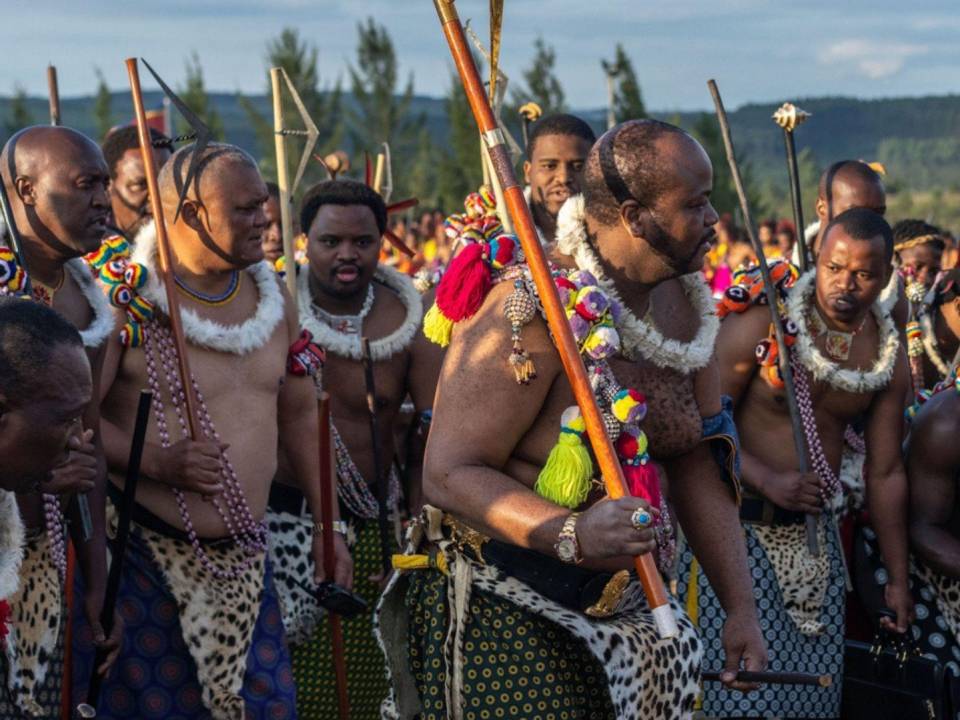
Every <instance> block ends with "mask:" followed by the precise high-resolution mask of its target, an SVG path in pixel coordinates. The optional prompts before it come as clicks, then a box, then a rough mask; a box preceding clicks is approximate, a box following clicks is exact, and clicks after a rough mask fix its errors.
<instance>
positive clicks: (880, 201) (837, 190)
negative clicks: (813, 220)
mask: <svg viewBox="0 0 960 720" xmlns="http://www.w3.org/2000/svg"><path fill="white" fill-rule="evenodd" d="M850 208H866V209H868V210H873V211H874V212H875V213H877V214H878V215H886V213H887V192H886V189H885V188H884V187H883V180H882V179H881V178H880V175H879V174H878V173H877V171H876V170H874V169H873V168H872V167H870V166H869V165H867V164H866V163H865V162H862V161H860V160H838V161H837V162H835V163H833V164H832V165H831V166H830V167H828V168H827V169H826V170H824V171H823V174H822V175H820V183H819V184H818V185H817V203H816V205H815V207H814V210H815V212H816V214H817V222H818V223H819V227H818V228H817V236H816V238H815V239H814V241H813V243H812V245H811V246H810V250H811V252H812V254H813V255H814V257H816V255H817V253H818V252H819V248H820V241H821V240H822V239H823V231H824V230H825V229H826V227H827V225H828V224H829V223H830V221H831V220H833V219H834V218H835V217H836V216H837V215H839V214H840V213H843V212H846V211H847V210H849V209H850Z"/></svg>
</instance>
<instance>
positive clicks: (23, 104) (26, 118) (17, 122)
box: [6, 85, 36, 136]
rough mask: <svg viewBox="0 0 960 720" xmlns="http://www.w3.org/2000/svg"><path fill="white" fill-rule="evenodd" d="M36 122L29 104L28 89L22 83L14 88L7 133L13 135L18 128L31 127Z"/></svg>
mask: <svg viewBox="0 0 960 720" xmlns="http://www.w3.org/2000/svg"><path fill="white" fill-rule="evenodd" d="M35 122H36V121H35V120H34V117H33V114H32V113H31V112H30V108H29V107H28V106H27V91H26V90H25V89H24V88H23V86H22V85H17V86H16V87H14V89H13V97H12V98H10V116H9V118H8V119H7V122H6V126H7V128H6V129H7V132H6V134H7V135H8V136H9V135H13V134H14V133H15V132H17V131H18V130H21V129H23V128H25V127H29V126H30V125H33V124H34V123H35Z"/></svg>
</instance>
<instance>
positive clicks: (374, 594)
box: [291, 506, 389, 720]
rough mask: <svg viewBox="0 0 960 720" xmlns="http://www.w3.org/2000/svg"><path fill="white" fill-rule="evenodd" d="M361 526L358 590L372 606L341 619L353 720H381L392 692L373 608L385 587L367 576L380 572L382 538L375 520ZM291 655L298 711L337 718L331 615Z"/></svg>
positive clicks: (309, 717) (308, 716) (323, 719)
mask: <svg viewBox="0 0 960 720" xmlns="http://www.w3.org/2000/svg"><path fill="white" fill-rule="evenodd" d="M341 507H342V506H341ZM341 512H342V509H341ZM357 530H358V534H357V542H356V545H354V546H353V547H352V548H351V553H352V555H353V562H354V571H353V576H354V587H353V590H354V592H356V593H357V594H358V595H360V596H361V597H363V598H364V599H365V600H366V601H367V604H368V605H369V608H370V610H369V612H368V613H366V614H364V615H359V616H357V617H355V618H351V619H349V620H343V621H342V624H343V635H344V643H345V645H346V654H347V687H348V690H349V696H350V718H351V720H376V719H378V718H379V717H380V703H381V702H382V701H383V700H384V698H386V697H387V694H388V692H389V684H388V682H387V675H386V670H385V668H384V663H383V653H382V652H381V651H380V646H379V645H378V644H377V640H376V638H375V637H374V635H373V609H374V607H375V606H376V603H377V599H378V598H379V596H380V588H379V587H378V586H377V585H376V584H375V583H372V582H370V581H369V580H368V579H367V578H369V577H370V576H371V575H373V574H375V573H377V572H379V571H380V562H381V560H380V539H379V535H378V529H377V524H376V523H373V522H369V523H365V524H363V525H359V526H357ZM291 655H292V656H293V676H294V679H295V680H296V683H297V715H298V716H299V717H301V718H304V719H305V720H313V719H314V718H316V719H317V720H327V719H328V718H336V717H338V707H337V686H336V681H335V676H334V670H333V654H332V652H331V646H330V625H329V622H328V620H327V618H326V617H325V618H324V620H323V622H322V623H321V624H320V625H319V627H318V628H317V631H316V633H315V634H314V636H313V638H312V639H311V640H310V642H308V643H303V644H301V645H297V646H294V647H292V648H291Z"/></svg>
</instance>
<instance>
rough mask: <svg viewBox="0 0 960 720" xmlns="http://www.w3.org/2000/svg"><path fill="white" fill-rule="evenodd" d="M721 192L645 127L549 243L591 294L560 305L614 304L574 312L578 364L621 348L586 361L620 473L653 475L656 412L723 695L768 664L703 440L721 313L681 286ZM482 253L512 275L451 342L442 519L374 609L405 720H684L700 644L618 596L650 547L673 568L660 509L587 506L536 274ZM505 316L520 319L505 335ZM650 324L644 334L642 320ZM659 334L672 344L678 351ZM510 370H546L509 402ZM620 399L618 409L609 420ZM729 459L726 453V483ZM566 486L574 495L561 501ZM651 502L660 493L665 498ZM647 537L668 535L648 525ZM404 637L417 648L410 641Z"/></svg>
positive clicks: (517, 386)
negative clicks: (719, 613)
mask: <svg viewBox="0 0 960 720" xmlns="http://www.w3.org/2000/svg"><path fill="white" fill-rule="evenodd" d="M711 187H712V168H711V165H710V161H709V159H708V157H707V155H706V153H705V152H704V150H703V148H702V147H701V146H700V145H699V144H698V143H697V142H696V141H695V140H694V139H693V138H691V137H690V136H689V135H687V134H686V133H685V132H683V131H681V130H680V129H679V128H676V127H674V126H672V125H668V124H666V123H661V122H658V121H652V120H643V121H631V122H627V123H624V124H622V125H620V126H618V127H616V128H614V129H613V130H611V131H609V132H608V133H607V134H606V135H604V136H603V137H602V138H601V139H600V140H599V141H598V142H597V144H596V145H594V147H593V148H592V150H591V151H590V154H589V156H588V159H587V163H586V168H585V174H584V192H585V196H584V198H583V199H582V200H581V199H580V198H574V199H571V200H570V201H569V202H568V203H567V206H565V207H564V209H563V211H562V212H561V214H560V215H561V216H560V224H561V225H564V223H566V226H567V227H568V228H569V232H570V235H569V236H566V235H565V236H563V237H559V238H558V250H560V251H563V252H566V253H568V254H569V255H570V256H571V261H572V262H575V263H576V265H577V266H578V267H579V268H580V269H581V270H588V271H589V273H591V274H592V276H593V277H592V278H588V277H587V276H586V275H583V274H579V275H577V274H571V275H569V276H568V277H567V280H564V281H563V283H562V286H561V287H562V289H563V290H564V293H567V292H569V293H570V295H573V294H574V293H576V296H577V297H580V294H579V293H580V292H582V291H583V288H580V289H579V290H577V289H576V288H577V287H578V283H580V284H583V283H584V282H586V283H589V282H590V281H591V280H592V281H595V282H596V283H597V284H598V285H599V286H600V288H603V291H602V293H603V294H604V296H605V297H606V298H607V299H608V300H609V299H610V298H612V297H613V296H614V295H619V296H620V297H621V298H622V299H623V304H622V305H621V309H620V312H619V313H616V315H615V316H612V317H608V315H607V314H606V313H605V314H603V315H602V316H591V314H590V312H589V309H588V308H586V307H584V308H583V314H582V315H581V314H580V312H576V315H577V317H581V318H584V319H586V317H593V318H594V320H596V321H597V322H598V323H599V324H597V325H596V326H593V325H591V326H590V327H591V328H592V329H591V331H590V335H588V339H587V340H585V341H584V343H585V345H589V346H590V347H594V348H596V345H594V344H593V342H592V341H591V340H590V339H589V338H591V337H593V338H594V339H595V340H602V338H603V337H604V336H605V337H607V339H608V340H609V341H610V342H611V343H613V338H612V336H611V335H610V333H609V332H607V331H603V330H600V329H599V328H600V327H607V328H609V323H613V324H614V326H615V327H616V330H617V332H618V333H619V337H620V338H621V339H620V342H619V347H620V350H619V351H613V352H612V353H610V354H606V355H604V354H603V353H599V354H598V355H597V357H601V356H602V359H601V360H596V359H595V358H594V356H593V355H591V356H590V357H589V358H585V360H586V361H587V363H588V372H596V373H597V374H598V377H600V376H602V381H601V386H602V388H601V392H600V395H601V398H599V400H600V402H601V408H602V409H603V411H604V412H605V413H607V414H608V415H610V417H609V420H610V427H609V429H608V431H609V432H611V434H612V435H613V436H615V437H617V444H618V448H619V449H620V451H621V452H622V453H623V457H625V458H626V459H625V460H624V462H625V463H626V464H627V465H625V467H627V466H629V467H628V468H627V469H630V468H634V467H636V466H635V465H629V463H631V462H633V461H643V462H646V463H648V464H650V465H651V467H649V468H647V470H648V471H650V472H652V471H653V467H652V463H650V461H649V460H647V459H646V455H645V454H643V453H642V452H640V448H639V446H640V442H634V440H635V439H636V438H639V437H643V436H641V435H639V428H638V421H639V419H642V417H643V412H642V411H641V410H640V403H642V398H640V397H639V394H638V393H637V392H636V391H631V390H629V388H636V390H637V391H640V392H642V393H644V394H645V395H646V405H647V406H648V407H649V414H648V415H647V419H646V420H645V421H644V422H643V430H644V431H645V432H646V436H648V437H649V449H650V456H651V457H652V458H653V459H654V460H656V461H657V462H659V463H662V464H663V465H664V466H665V467H666V469H667V472H668V474H669V477H670V501H671V507H672V508H673V509H674V510H675V511H676V513H677V516H678V518H679V520H680V524H681V525H682V526H683V528H684V531H685V532H686V533H687V536H688V538H689V540H690V542H691V543H692V544H693V545H694V546H695V547H696V549H697V551H698V553H699V554H700V559H701V562H702V565H703V567H704V568H705V569H706V571H707V573H708V574H709V575H710V578H711V580H712V581H713V582H714V584H715V586H716V587H717V588H718V592H719V593H720V595H721V597H722V598H723V601H724V607H725V608H726V610H727V623H726V628H725V632H724V638H723V647H724V648H725V650H726V654H727V658H726V662H725V663H724V664H723V665H720V666H719V667H722V668H724V669H725V670H726V672H725V673H724V679H725V681H726V682H728V683H732V682H733V681H734V679H735V676H734V672H735V670H736V669H738V668H741V667H743V666H745V667H746V668H749V669H757V670H759V669H762V668H763V667H764V666H765V665H766V648H765V647H764V643H763V641H762V639H761V637H760V629H759V626H758V624H757V619H756V612H755V609H754V604H753V598H752V594H751V592H750V578H749V575H748V573H747V567H746V557H745V553H744V547H743V543H742V540H741V539H740V538H741V532H740V528H739V524H738V522H737V516H736V499H735V498H736V489H735V485H736V480H735V479H733V478H730V480H731V481H732V484H733V486H731V485H728V484H727V483H725V482H724V479H723V473H722V469H721V468H720V467H719V465H718V463H717V462H715V460H714V457H713V456H712V454H711V446H710V445H709V444H708V443H707V442H702V439H703V437H704V429H705V427H707V426H712V427H714V428H716V427H717V426H723V424H724V419H723V416H722V408H721V403H720V395H719V391H718V383H717V375H716V367H715V365H713V364H712V362H711V359H712V357H713V341H714V338H715V335H714V333H715V331H716V324H715V321H714V322H711V321H710V320H709V319H707V320H701V318H704V317H706V318H709V316H710V308H711V307H712V304H711V300H710V294H709V289H707V288H706V286H705V285H704V284H703V281H702V279H701V278H700V276H699V275H698V274H693V275H691V273H695V271H697V270H698V269H699V268H700V267H701V265H702V263H703V258H704V254H705V253H706V251H707V249H708V246H709V243H710V242H711V240H712V238H713V230H712V227H713V225H714V224H715V223H716V222H717V214H716V212H715V211H714V209H713V207H712V206H711V205H710V200H709V194H710V191H711ZM567 212H571V213H572V216H571V217H565V213H567ZM490 240H491V243H490V244H489V246H488V247H487V248H486V249H485V251H484V255H487V254H488V253H490V252H496V256H497V257H498V258H499V259H500V260H501V261H503V262H502V263H501V264H503V265H505V266H506V267H505V268H504V273H505V275H499V274H498V275H499V278H502V279H503V280H504V281H503V282H499V283H496V284H495V285H494V286H493V289H492V290H491V291H490V293H489V295H487V297H486V299H485V300H484V301H483V303H482V305H481V306H480V307H479V309H478V311H477V312H476V313H475V314H474V315H473V316H472V317H469V318H467V319H464V320H463V321H461V322H460V323H459V324H457V325H455V327H454V330H453V338H452V342H451V344H450V347H449V350H448V355H447V358H446V361H445V362H444V366H443V372H442V374H441V379H440V385H439V388H438V391H437V397H436V402H435V406H434V425H433V428H432V430H431V434H430V438H429V440H428V445H427V457H426V462H425V473H424V496H425V499H426V502H427V503H429V505H430V506H433V507H429V508H427V509H426V510H425V512H424V515H423V518H422V520H421V523H420V524H419V525H417V526H416V527H415V528H414V530H413V531H412V534H411V540H412V542H411V545H410V547H409V549H408V552H410V553H416V552H420V553H422V554H421V555H416V554H413V555H411V556H410V557H408V558H404V559H403V561H402V562H401V564H400V567H403V568H406V569H409V570H410V572H405V573H402V574H400V575H399V576H397V577H396V579H395V580H394V581H393V583H392V584H391V586H390V587H388V590H387V592H386V594H385V596H384V599H383V601H382V611H381V618H380V627H381V628H382V633H381V634H382V636H383V640H384V643H385V645H386V650H387V657H388V662H389V665H390V671H391V674H392V677H393V680H394V682H393V689H394V698H393V700H394V702H395V704H396V707H397V710H398V711H399V713H400V716H401V717H403V718H408V717H412V716H413V715H414V714H416V713H417V712H420V713H422V717H423V718H425V719H429V720H433V719H435V718H443V717H446V716H447V713H448V712H450V707H451V706H452V705H454V704H457V703H459V704H461V706H462V707H464V708H469V709H475V710H474V711H475V712H478V713H479V711H480V709H483V710H486V711H488V712H490V714H491V716H494V715H495V714H496V713H501V712H502V713H504V714H505V716H506V717H524V718H547V717H556V716H557V715H558V714H559V713H560V712H561V711H566V712H568V713H569V714H570V715H571V716H577V717H580V716H584V717H588V716H589V717H604V718H606V717H614V716H616V717H619V718H652V717H657V718H680V717H686V716H687V715H688V713H689V712H690V710H691V709H692V706H693V702H694V699H695V695H696V692H697V687H696V685H697V683H696V678H697V673H698V672H699V662H700V648H699V643H698V641H697V639H696V635H695V633H694V631H693V628H692V627H691V625H690V623H689V621H688V620H687V619H686V617H685V616H684V615H683V613H682V611H681V610H680V608H679V606H678V605H676V604H674V605H673V610H674V611H675V612H676V613H677V614H678V615H679V616H680V618H679V620H680V628H681V636H680V637H679V638H675V639H673V640H660V639H659V638H658V637H657V635H656V631H655V630H654V628H653V625H652V621H651V618H650V614H649V611H648V609H647V607H646V604H645V603H644V601H643V599H642V597H640V592H639V590H638V587H637V584H636V583H635V582H633V583H630V584H627V583H626V582H624V581H626V580H627V578H628V576H627V575H626V573H623V574H621V575H614V576H613V578H616V579H612V578H611V577H610V575H609V573H611V572H614V573H616V572H618V571H620V570H623V569H627V568H630V567H632V559H631V558H632V557H633V556H635V555H638V554H640V553H647V552H651V551H653V550H655V549H658V550H662V551H663V552H662V553H660V558H661V560H663V561H664V562H663V563H662V565H663V566H668V565H670V564H671V563H670V552H669V549H670V548H669V545H670V527H669V523H668V521H667V515H668V508H667V505H666V503H665V502H660V503H655V504H657V505H658V507H659V509H654V510H653V511H652V513H653V514H657V517H656V518H655V517H653V514H651V511H650V510H649V508H650V505H649V504H648V503H647V502H646V501H645V500H643V499H641V498H638V497H626V498H623V499H620V500H616V501H613V500H609V499H605V498H604V497H602V496H603V493H602V492H600V491H598V490H597V489H596V488H594V489H593V490H591V483H590V479H591V477H595V473H594V471H593V470H592V469H591V467H592V464H593V463H592V460H591V458H590V456H589V454H587V451H586V449H585V448H584V447H582V446H579V445H578V443H579V441H578V440H577V437H578V435H577V432H578V420H577V411H576V409H575V407H572V406H574V399H573V393H572V391H571V389H570V386H569V384H568V382H567V380H566V377H565V375H564V372H563V369H562V366H561V362H560V358H559V356H558V354H557V351H556V348H555V347H554V345H553V343H552V341H551V339H550V335H549V333H548V331H547V326H546V323H545V322H544V320H543V319H542V318H541V316H540V315H539V314H538V313H537V312H536V309H535V308H536V305H535V303H534V299H533V297H532V296H531V295H530V291H529V290H528V289H527V288H529V284H528V283H527V281H526V280H525V277H526V276H525V269H524V266H522V265H511V264H510V257H509V256H508V254H507V253H506V252H502V251H505V250H506V249H507V248H508V247H509V245H508V242H507V240H505V239H502V238H501V239H498V238H491V239H490ZM498 247H499V248H500V250H499V251H498V250H497V248H498ZM468 250H469V248H468ZM463 252H467V250H465V251H463ZM481 257H482V256H481ZM480 262H483V260H480ZM511 268H512V269H511ZM450 277H451V273H450V272H448V274H447V275H446V276H445V277H444V281H445V282H446V281H449V278H450ZM568 283H569V284H568ZM584 287H587V286H586V285H584ZM442 290H443V286H442V285H441V286H440V291H441V292H440V293H439V294H438V297H439V296H440V295H442ZM583 292H584V293H585V295H589V296H590V297H591V298H592V300H591V303H590V307H593V308H600V309H602V308H604V307H606V305H605V303H604V302H603V301H602V300H601V299H600V294H601V290H600V289H599V288H597V287H593V288H592V289H589V290H586V291H583ZM508 298H509V299H510V305H511V307H513V308H514V309H517V310H519V311H521V315H522V316H523V317H522V318H520V317H518V316H516V315H513V314H511V317H513V318H514V320H511V321H510V322H508V321H507V320H506V319H505V318H504V307H505V302H506V301H507V300H508ZM594 301H595V302H594ZM528 303H529V304H528ZM648 311H649V312H651V313H652V318H653V322H652V323H650V324H648V322H647V321H644V320H640V318H644V317H647V313H648ZM613 317H616V320H614V319H613ZM526 320H529V322H527V323H525V321H526ZM512 323H513V327H512V326H511V324H512ZM521 325H522V327H520V326H521ZM579 325H580V323H579V321H578V322H577V324H576V325H575V331H576V327H577V326H579ZM661 328H663V329H666V328H669V330H668V331H667V332H668V333H669V336H670V340H667V339H665V338H664V337H663V336H662V335H660V332H661V330H660V329H661ZM594 333H599V335H597V336H596V337H594V335H593V334H594ZM616 345H617V343H613V344H612V345H611V344H608V346H607V347H608V348H614V347H615V346H616ZM518 356H519V357H520V358H523V357H526V358H527V359H528V360H529V361H531V362H532V363H533V367H528V368H527V369H528V370H530V369H535V375H536V376H535V378H534V377H529V376H528V377H527V380H528V383H527V384H521V383H518V377H519V376H517V375H515V373H514V370H513V369H512V365H515V363H513V362H512V361H511V360H510V358H514V359H515V358H516V357H518ZM628 358H630V359H628ZM590 368H592V369H590ZM621 383H622V385H623V386H624V387H622V388H621V390H616V386H618V385H619V384H621ZM607 391H610V392H609V394H608V392H607ZM628 397H629V398H636V399H637V401H636V403H634V401H631V400H626V399H625V398H628ZM612 398H620V400H619V401H618V402H621V403H624V404H623V405H620V404H618V405H616V407H614V406H612V405H611V403H610V400H611V399H612ZM629 408H632V409H633V410H635V412H634V411H632V410H630V409H629ZM561 423H563V426H562V428H563V429H562V431H561V439H560V441H559V443H558V441H557V439H558V429H560V428H561ZM729 425H732V421H731V422H730V423H729ZM728 427H729V426H728ZM579 430H580V431H582V426H579ZM712 434H713V436H714V437H716V438H718V439H719V438H723V439H722V440H721V441H720V444H726V445H727V447H731V446H733V445H734V443H735V439H734V437H733V435H731V434H730V432H729V431H726V432H725V431H723V430H717V431H715V432H714V433H712ZM555 443H556V445H555ZM551 448H553V449H551ZM718 449H719V448H718ZM571 453H572V455H571ZM574 458H575V459H574ZM571 461H572V462H571ZM728 462H729V463H730V464H729V465H727V463H728ZM732 462H733V457H732V456H729V455H728V456H727V457H726V458H725V461H724V465H725V466H726V467H730V466H732ZM561 467H563V468H565V470H563V471H562V472H557V471H559V470H560V468H561ZM571 471H572V472H571ZM625 472H626V470H625ZM565 475H570V476H573V477H572V478H571V479H573V480H574V482H573V483H571V484H568V483H566V482H565V481H564V480H563V476H565ZM631 475H632V471H631ZM654 477H655V475H654ZM558 480H560V482H559V483H558V482H557V481H558ZM648 480H649V478H648ZM571 486H572V487H573V491H572V492H569V493H568V492H566V489H568V488H570V487H571ZM643 488H645V492H649V496H651V497H653V496H659V489H658V488H656V487H654V486H652V485H643ZM548 495H549V496H552V497H554V498H555V499H554V500H550V499H547V496H548ZM654 521H655V524H656V527H657V532H656V533H654V531H653V530H652V528H651V527H649V526H650V525H651V524H653V523H654ZM655 538H659V539H660V540H661V541H662V542H658V540H657V539H655ZM421 541H422V543H421ZM428 541H429V542H428ZM421 544H422V547H418V546H420V545H421ZM438 550H439V551H440V552H439V554H438V552H437V551H438ZM481 558H482V559H483V560H485V562H486V564H482V563H481V562H479V560H480V559H481ZM518 578H522V580H523V582H521V581H520V580H518ZM621 582H622V584H621ZM605 583H606V584H605ZM448 588H449V589H450V593H452V594H450V595H448ZM591 588H592V590H591ZM601 596H602V598H603V599H602V600H601V599H600V597H601ZM448 603H449V606H450V607H451V608H452V610H451V611H450V612H448V611H447V607H448ZM571 610H573V612H571ZM585 611H587V612H588V615H584V614H583V613H584V612H585ZM593 617H603V618H604V620H603V621H602V622H595V621H594V620H593V619H592V618H593ZM405 628H408V630H405ZM448 630H449V632H450V633H452V635H451V636H450V637H455V638H456V642H457V643H458V648H459V651H458V650H455V651H454V658H453V661H452V662H448V661H446V659H447V657H448V656H447V654H446V652H445V651H444V647H443V645H444V637H446V636H447V632H448ZM403 640H407V641H408V647H407V648H406V650H402V649H401V648H402V644H400V643H398V641H403ZM458 653H459V654H460V657H457V654H458ZM445 678H447V679H449V684H445ZM738 687H741V688H742V687H743V686H738Z"/></svg>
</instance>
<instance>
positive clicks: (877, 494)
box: [864, 350, 912, 631]
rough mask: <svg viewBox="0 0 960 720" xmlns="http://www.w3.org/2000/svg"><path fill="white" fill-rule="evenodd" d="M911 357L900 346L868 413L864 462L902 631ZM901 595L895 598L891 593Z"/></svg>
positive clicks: (872, 518) (889, 600) (906, 609)
mask: <svg viewBox="0 0 960 720" xmlns="http://www.w3.org/2000/svg"><path fill="white" fill-rule="evenodd" d="M909 382H910V378H909V375H908V373H907V359H906V355H905V354H904V352H903V351H902V350H901V351H900V356H899V357H898V358H897V364H896V367H895V368H894V373H893V379H892V380H891V382H890V385H888V386H887V387H886V388H885V389H884V390H882V391H881V392H880V393H879V394H878V395H877V397H875V398H874V401H873V403H872V404H871V406H870V411H869V412H868V413H867V427H866V443H867V460H866V464H865V468H864V469H865V473H866V494H867V509H868V510H869V512H870V522H871V523H872V525H873V527H874V530H875V531H876V533H877V540H878V542H879V544H880V552H881V553H882V554H883V559H884V563H885V565H886V568H887V573H888V575H889V578H890V579H889V582H888V583H887V604H888V605H891V606H892V605H894V604H895V605H898V607H891V609H892V610H894V611H897V614H898V618H897V626H898V628H899V629H900V630H901V631H903V630H906V627H907V624H908V618H907V615H908V614H909V613H910V612H911V611H912V602H910V601H909V591H908V590H907V569H908V568H907V477H906V473H905V472H904V470H903V460H902V458H901V455H900V452H901V446H902V442H903V393H904V388H905V387H906V386H907V385H908V384H909ZM892 592H895V593H896V594H897V597H896V599H893V598H891V593H892Z"/></svg>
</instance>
